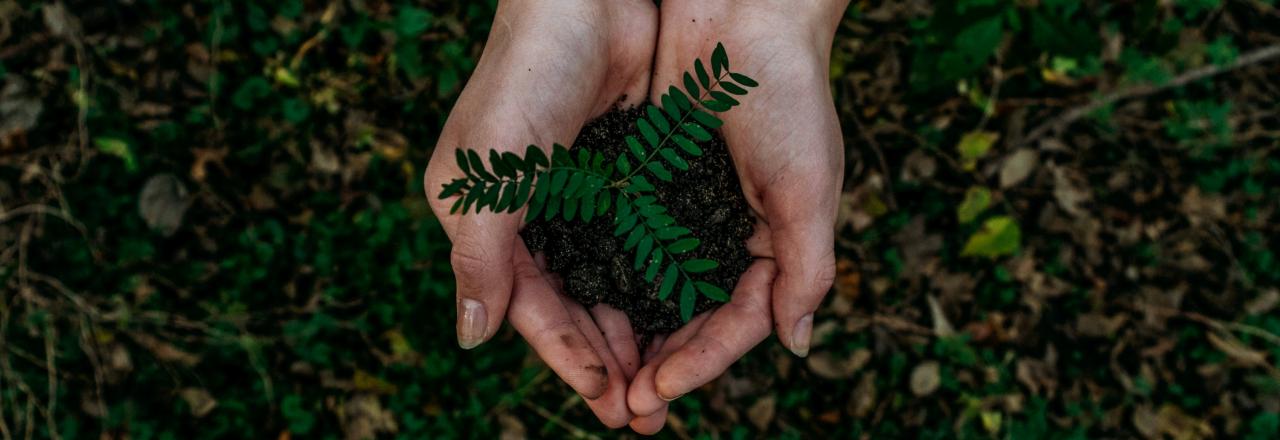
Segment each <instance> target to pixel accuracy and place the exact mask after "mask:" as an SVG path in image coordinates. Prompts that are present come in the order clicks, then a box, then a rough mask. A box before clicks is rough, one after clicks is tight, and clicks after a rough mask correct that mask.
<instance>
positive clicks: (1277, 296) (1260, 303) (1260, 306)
mask: <svg viewBox="0 0 1280 440" xmlns="http://www.w3.org/2000/svg"><path fill="white" fill-rule="evenodd" d="M1276 305H1280V289H1269V290H1266V291H1263V292H1262V293H1260V294H1258V297H1257V298H1254V299H1252V300H1250V301H1249V302H1248V303H1246V304H1245V305H1244V311H1245V313H1248V314H1250V315H1255V316H1259V315H1264V314H1266V313H1268V312H1271V311H1272V310H1274V309H1275V308H1276Z"/></svg>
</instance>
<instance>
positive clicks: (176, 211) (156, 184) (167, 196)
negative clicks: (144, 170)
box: [138, 173, 191, 237]
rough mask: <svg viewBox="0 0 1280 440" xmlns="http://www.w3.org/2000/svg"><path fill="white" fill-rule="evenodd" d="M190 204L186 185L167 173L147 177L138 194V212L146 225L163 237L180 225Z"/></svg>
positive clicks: (169, 234) (176, 229)
mask: <svg viewBox="0 0 1280 440" xmlns="http://www.w3.org/2000/svg"><path fill="white" fill-rule="evenodd" d="M190 205H191V200H190V199H188V198H187V187H186V185H183V184H182V181H181V180H178V178H177V177H174V176H173V175H172V174H167V173H166V174H157V175H155V176H152V177H151V178H150V179H148V180H147V183H146V184H145V185H143V186H142V193H141V194H140V195H139V196H138V214H139V215H141V216H142V220H143V221H145V222H146V223H147V226H149V227H151V229H152V230H155V231H156V232H158V233H160V235H163V236H165V237H168V236H171V235H173V233H174V232H177V231H178V227H179V226H182V216H183V215H185V214H186V213H187V207H188V206H190Z"/></svg>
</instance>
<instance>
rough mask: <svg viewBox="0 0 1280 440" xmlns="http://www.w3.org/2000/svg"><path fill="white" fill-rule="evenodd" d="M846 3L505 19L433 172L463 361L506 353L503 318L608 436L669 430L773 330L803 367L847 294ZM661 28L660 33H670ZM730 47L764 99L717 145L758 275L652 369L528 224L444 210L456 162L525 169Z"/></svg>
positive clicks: (593, 10) (669, 5)
mask: <svg viewBox="0 0 1280 440" xmlns="http://www.w3.org/2000/svg"><path fill="white" fill-rule="evenodd" d="M847 4H848V0H812V1H805V2H794V1H790V0H745V1H733V0H667V1H664V2H663V5H662V7H661V10H659V8H658V7H656V6H654V5H653V3H652V1H650V0H617V1H607V2H602V1H598V0H551V1H543V2H524V1H517V2H503V3H500V4H499V6H498V11H497V14H496V16H495V18H494V22H493V29H492V31H491V33H490V35H489V39H488V42H487V43H486V46H485V49H484V53H483V54H482V55H481V57H480V61H479V63H478V65H477V66H476V70H475V72H474V73H473V74H472V76H471V79H470V80H469V82H468V83H467V86H466V87H465V89H464V90H463V91H462V94H461V96H460V97H459V98H458V101H457V104H456V105H455V106H454V108H453V111H452V112H451V114H450V115H449V119H448V121H447V122H446V123H445V126H444V129H443V131H442V132H441V134H440V139H439V142H438V144H437V146H436V149H435V152H434V154H433V155H432V158H431V162H430V164H429V165H428V166H427V171H426V176H425V180H426V188H427V192H428V199H429V201H430V204H431V208H432V210H433V211H435V213H436V214H437V216H439V217H440V219H441V222H442V223H443V226H444V229H445V232H446V233H447V234H448V236H449V238H450V240H452V242H453V252H452V255H451V262H452V264H453V268H454V272H455V274H456V277H457V283H458V286H457V306H458V324H457V330H458V343H459V345H461V346H462V347H463V348H472V347H475V346H476V345H479V344H480V343H481V342H483V341H485V340H487V339H488V338H490V337H492V336H493V335H494V334H495V333H496V332H497V330H498V329H499V327H500V326H501V325H502V318H503V316H504V315H505V316H506V318H507V319H508V320H510V322H511V325H512V326H513V327H515V329H516V331H518V332H519V333H520V334H521V335H523V336H524V338H525V339H526V340H527V341H528V342H529V344H530V346H532V347H533V348H534V350H535V351H536V352H537V353H538V356H540V357H541V358H542V359H543V360H544V361H545V362H546V363H547V364H548V365H549V366H550V367H551V369H552V370H554V371H555V372H556V374H558V375H559V376H560V377H561V379H563V380H564V381H565V382H566V383H568V385H569V386H570V387H572V388H573V389H574V390H575V391H576V392H578V393H579V394H581V395H582V396H583V397H584V398H585V401H586V402H587V405H588V406H589V407H590V408H591V410H592V411H593V412H594V413H595V414H596V415H597V416H598V417H599V418H600V420H601V421H602V422H603V423H604V424H605V425H607V426H609V427H613V428H618V427H622V426H626V425H630V426H631V428H632V429H634V430H636V431H637V432H640V433H654V432H657V431H658V430H660V429H661V428H662V426H663V424H664V423H665V420H666V412H667V404H668V402H670V401H671V400H674V399H675V398H677V397H679V396H681V395H683V394H684V393H687V392H689V391H691V390H693V389H694V388H697V387H699V386H701V385H703V384H705V383H707V382H709V381H711V380H712V379H715V378H716V377H717V376H719V375H720V374H721V373H722V372H724V371H725V369H727V368H728V367H729V365H731V364H732V363H733V362H734V361H736V360H737V359H738V358H740V357H741V356H742V355H743V354H745V353H746V352H747V351H748V350H750V349H751V347H754V346H755V345H756V344H758V343H760V341H763V340H764V339H765V337H767V336H768V335H769V333H770V332H771V330H774V329H776V331H777V332H778V337H779V339H780V340H781V341H782V342H783V344H785V345H786V346H787V347H788V348H790V349H791V351H793V352H795V353H796V354H797V355H799V356H805V355H806V354H807V353H808V351H809V339H810V335H811V333H812V328H813V312H814V310H816V309H817V307H818V305H819V303H820V302H821V301H822V298H823V296H824V295H825V293H826V292H827V290H828V289H829V288H830V287H831V283H832V280H833V278H834V276H835V260H834V259H835V256H834V245H833V243H834V237H833V224H834V222H835V218H836V207H837V201H838V198H839V191H840V183H841V179H842V173H843V166H844V147H843V140H842V137H841V134H840V125H839V121H838V120H837V118H836V114H835V106H834V104H833V103H832V99H831V92H830V88H829V83H828V75H829V74H828V72H829V67H828V64H829V55H830V48H831V43H832V38H833V36H834V33H835V28H836V26H837V24H838V23H839V19H840V17H841V16H842V15H843V11H844V8H845V7H846V6H847ZM660 24H661V26H660ZM717 42H723V44H724V45H725V48H726V49H727V50H728V52H729V54H730V56H731V57H732V59H733V60H734V70H735V71H739V72H743V73H745V74H747V75H750V76H752V77H753V78H755V79H756V80H757V81H759V82H760V84H761V86H760V88H759V89H757V90H758V92H757V93H756V94H753V95H752V96H750V97H748V98H747V99H743V100H742V105H741V106H739V107H737V108H735V109H734V110H732V111H730V112H727V113H724V114H722V115H720V116H721V118H722V119H723V120H724V122H725V124H724V126H723V127H722V128H721V132H722V134H723V136H724V138H725V141H726V142H727V144H728V146H729V150H730V154H731V155H732V157H733V159H734V164H735V167H736V169H737V172H738V176H739V179H740V180H741V182H742V186H743V193H744V194H745V195H746V198H747V201H748V203H749V204H750V207H751V209H752V211H753V212H754V214H755V215H756V217H757V219H758V221H757V224H756V231H755V235H754V236H753V237H752V238H751V239H750V240H749V241H748V243H747V244H748V249H749V250H750V251H751V253H752V254H753V255H754V256H755V257H756V260H755V262H754V263H753V264H752V266H751V267H750V268H749V269H748V270H747V273H745V274H743V276H742V278H741V280H739V282H738V285H737V286H736V288H735V291H734V294H733V297H732V300H731V301H730V302H729V303H727V304H725V305H723V306H720V307H719V308H717V309H715V310H714V311H712V312H710V313H704V314H702V315H699V316H697V317H695V318H694V319H693V320H692V321H690V322H689V323H688V324H686V325H685V326H684V327H682V328H680V329H679V330H677V331H676V332H675V333H672V334H671V335H669V336H666V337H661V336H659V337H657V338H655V339H654V341H653V343H651V344H650V347H649V350H647V352H646V353H640V352H639V350H638V344H637V338H636V335H635V333H634V332H633V331H632V328H631V324H630V323H629V322H628V320H627V317H626V315H625V314H623V313H622V312H620V311H618V310H616V309H613V308H612V307H609V306H607V305H603V304H602V305H597V306H595V307H592V308H591V309H589V310H588V309H586V308H584V307H583V306H582V305H580V304H578V303H577V302H575V301H573V300H572V299H569V298H567V297H565V296H564V295H563V294H561V293H560V292H558V290H557V289H558V283H557V282H556V281H555V275H554V274H552V273H549V272H546V271H545V265H544V264H543V262H542V261H541V256H540V255H539V256H536V257H535V256H534V255H531V254H530V252H529V250H528V248H527V247H526V246H525V244H524V241H523V240H521V239H520V236H519V235H518V232H519V228H520V226H521V225H520V221H521V219H522V218H523V214H520V213H517V214H493V213H490V212H485V213H479V214H475V213H472V214H467V215H465V216H464V215H449V214H448V212H449V208H450V206H451V205H452V200H438V199H436V198H435V197H433V196H434V194H435V193H436V192H438V190H439V188H440V187H441V185H443V184H444V183H446V182H448V181H449V180H451V179H453V178H455V177H457V176H460V175H462V173H461V171H460V170H458V169H457V168H456V166H455V165H454V162H453V160H452V159H453V157H454V150H455V149H456V148H459V147H466V148H482V149H484V148H495V149H498V150H499V151H513V152H516V153H520V152H522V151H523V149H524V147H525V146H526V145H529V144H536V145H539V146H542V147H544V148H549V147H550V146H551V145H552V144H553V143H556V142H559V143H561V144H565V145H571V144H572V142H573V140H574V139H575V138H576V137H577V134H578V131H579V130H580V129H581V128H582V126H583V125H584V124H585V123H586V122H587V121H589V120H590V119H592V118H594V117H596V116H599V115H601V114H603V113H605V112H606V111H608V110H610V109H612V108H613V107H614V106H616V105H619V104H620V105H623V106H632V105H637V104H640V103H643V102H644V101H645V100H646V97H649V96H652V97H655V98H656V97H657V96H659V95H661V93H662V92H663V91H665V90H666V88H667V86H668V85H671V84H678V83H679V81H680V75H681V74H682V73H683V72H684V71H685V70H686V69H688V68H689V66H691V65H692V64H693V61H694V59H696V58H699V57H706V56H709V54H710V53H711V51H712V49H713V48H714V47H715V45H716V43H717Z"/></svg>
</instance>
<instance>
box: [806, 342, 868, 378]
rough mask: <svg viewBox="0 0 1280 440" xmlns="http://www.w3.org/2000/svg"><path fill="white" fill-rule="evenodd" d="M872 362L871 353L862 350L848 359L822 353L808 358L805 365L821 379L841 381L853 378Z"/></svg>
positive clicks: (825, 352)
mask: <svg viewBox="0 0 1280 440" xmlns="http://www.w3.org/2000/svg"><path fill="white" fill-rule="evenodd" d="M870 360H871V352H870V351H868V350H867V349H865V348H860V349H858V350H857V351H854V352H853V354H851V355H849V357H848V358H840V357H838V356H836V355H835V354H833V353H831V352H828V351H820V352H817V353H813V354H811V355H809V356H808V357H806V358H805V363H806V364H807V365H808V366H809V370H812V371H813V373H814V374H817V375H818V376H819V377H822V378H825V379H831V380H839V379H848V378H850V377H853V375H854V373H857V372H858V370H860V369H862V367H864V366H866V365H867V362H868V361H870Z"/></svg>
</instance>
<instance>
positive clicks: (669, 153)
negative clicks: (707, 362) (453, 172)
mask: <svg viewBox="0 0 1280 440" xmlns="http://www.w3.org/2000/svg"><path fill="white" fill-rule="evenodd" d="M710 65H711V69H710V70H709V71H708V69H707V65H706V64H705V63H703V61H702V60H701V59H699V60H695V61H694V65H693V71H692V72H685V73H684V74H683V75H682V77H681V82H682V85H683V90H682V89H681V88H679V87H677V86H675V85H672V86H670V87H669V88H668V89H667V93H665V94H663V95H662V96H661V97H660V98H659V100H658V102H659V103H660V104H661V106H655V105H648V106H646V107H645V108H644V112H643V115H642V117H640V118H639V119H638V120H637V121H636V127H637V129H638V131H639V133H640V137H639V138H637V137H636V136H627V137H626V138H625V142H626V147H627V152H626V153H623V154H621V155H619V156H618V158H617V159H615V160H614V161H612V162H609V163H606V161H605V158H604V156H603V155H602V154H601V153H599V152H594V151H588V150H585V149H579V150H578V151H577V153H576V155H575V154H573V153H570V152H569V150H568V149H566V148H565V147H564V146H562V145H559V144H555V145H554V146H553V147H552V151H551V157H549V158H548V157H547V156H546V154H545V153H543V151H542V150H541V149H539V148H538V147H536V146H533V145H530V146H528V147H527V148H526V149H525V154H524V155H523V156H521V155H518V154H515V153H512V152H503V153H499V152H497V151H493V150H491V151H489V154H488V163H487V164H486V162H485V161H484V160H482V157H481V155H480V153H478V152H476V151H475V150H470V149H458V150H456V151H455V161H456V162H457V166H458V169H459V170H461V171H462V173H463V174H464V175H465V176H464V177H462V178H458V179H454V180H453V181H451V182H449V183H447V184H445V185H444V187H443V188H442V190H441V191H440V195H439V198H441V199H446V198H449V197H455V196H456V197H457V200H456V201H454V204H453V205H452V208H451V209H450V211H449V212H450V213H462V214H465V213H466V212H467V211H469V210H470V209H471V207H472V206H473V205H474V206H475V211H476V212H477V213H478V212H481V211H483V210H484V209H486V208H488V209H489V210H490V211H493V212H496V213H501V212H516V211H519V210H520V209H521V208H523V207H527V209H526V212H525V221H532V220H534V219H537V218H539V217H541V218H543V219H546V220H550V219H552V218H555V217H556V216H560V217H561V218H563V219H565V220H572V219H574V218H579V219H581V220H583V221H584V222H585V221H591V220H592V219H593V218H595V217H598V216H603V215H605V214H607V213H609V212H610V211H612V212H613V213H614V225H615V229H614V235H616V236H619V237H622V236H624V235H625V236H626V239H625V241H624V244H623V248H624V249H625V250H627V251H630V252H633V258H634V264H633V266H634V268H635V270H637V271H643V273H644V278H645V280H646V281H648V282H659V276H661V278H660V280H661V281H660V284H659V289H658V297H659V299H660V300H663V301H665V300H667V299H668V298H670V296H671V295H672V294H673V293H675V291H676V288H677V286H679V289H680V296H679V299H678V302H679V306H680V315H681V318H682V319H684V320H685V321H688V320H689V319H690V318H691V317H692V315H693V309H694V305H695V304H696V300H697V297H698V294H702V295H704V296H706V297H708V298H711V299H713V300H716V301H728V299H729V296H728V294H726V293H725V292H724V290H722V289H721V288H719V287H718V286H715V285H713V284H710V283H707V282H704V281H698V280H696V279H695V278H694V277H693V275H696V274H701V273H705V272H708V271H711V270H714V269H715V268H716V267H718V266H719V263H717V262H715V261H713V260H706V259H682V256H684V255H687V254H688V253H690V252H693V251H694V250H696V249H697V248H698V246H700V245H701V241H699V240H698V239H697V238H695V237H692V231H690V230H689V229H688V228H685V227H683V226H679V225H677V224H676V221H675V218H674V217H671V215H670V214H669V213H668V212H667V208H666V207H664V206H662V205H660V204H658V203H657V202H658V200H657V198H656V197H655V196H653V195H651V194H649V193H652V192H653V191H655V189H656V188H655V187H654V185H653V183H652V182H650V181H649V179H648V178H647V177H646V175H648V176H651V177H653V178H656V179H658V180H661V181H664V182H670V181H672V180H673V179H674V175H673V174H672V169H675V170H677V171H685V170H688V169H689V168H690V167H691V165H692V163H691V160H692V159H691V158H697V157H700V156H702V154H703V151H702V148H701V147H699V146H698V144H697V143H698V142H706V141H709V140H711V138H712V136H711V130H715V129H718V128H720V127H721V126H722V125H724V121H722V120H720V118H718V117H716V116H715V115H714V114H712V113H713V112H714V113H721V112H725V111H728V110H729V109H731V108H733V107H734V106H737V105H739V102H738V100H737V99H736V98H734V96H745V95H746V94H747V92H748V89H750V88H754V87H756V86H758V85H759V84H758V83H757V82H756V81H755V80H753V79H751V77H748V76H747V75H744V74H741V73H737V72H731V71H730V70H729V58H728V55H727V54H726V53H725V49H724V46H723V45H720V44H717V45H716V48H715V50H714V51H712V53H711V58H710ZM695 103H696V104H697V105H698V106H695V105H694V104H695ZM628 153H630V158H628ZM658 157H661V158H662V159H661V161H659V160H655V159H656V158H658ZM633 160H634V162H633ZM668 166H669V167H670V168H668ZM642 172H643V173H644V174H641V173H642ZM615 174H620V175H621V177H615Z"/></svg>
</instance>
